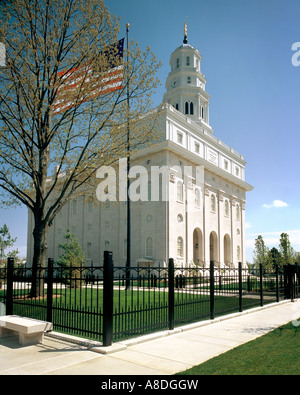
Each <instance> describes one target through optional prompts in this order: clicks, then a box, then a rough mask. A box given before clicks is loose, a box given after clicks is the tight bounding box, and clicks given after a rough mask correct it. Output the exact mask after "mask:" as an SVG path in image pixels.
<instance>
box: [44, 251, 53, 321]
mask: <svg viewBox="0 0 300 395" xmlns="http://www.w3.org/2000/svg"><path fill="white" fill-rule="evenodd" d="M52 310H53V258H48V276H47V319H46V320H47V321H48V322H52V320H53V318H52Z"/></svg>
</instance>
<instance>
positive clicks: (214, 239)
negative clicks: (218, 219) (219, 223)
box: [209, 231, 218, 265]
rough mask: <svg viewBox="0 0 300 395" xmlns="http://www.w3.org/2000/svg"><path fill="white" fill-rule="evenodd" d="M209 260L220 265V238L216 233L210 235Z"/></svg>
mask: <svg viewBox="0 0 300 395" xmlns="http://www.w3.org/2000/svg"><path fill="white" fill-rule="evenodd" d="M209 260H210V261H214V262H215V265H216V264H217V263H218V236H217V234H216V232H214V231H213V232H211V233H210V235H209Z"/></svg>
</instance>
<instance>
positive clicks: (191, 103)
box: [190, 102, 194, 115]
mask: <svg viewBox="0 0 300 395" xmlns="http://www.w3.org/2000/svg"><path fill="white" fill-rule="evenodd" d="M190 114H191V115H194V103H193V102H190Z"/></svg>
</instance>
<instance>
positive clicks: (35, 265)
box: [29, 222, 48, 298]
mask: <svg viewBox="0 0 300 395" xmlns="http://www.w3.org/2000/svg"><path fill="white" fill-rule="evenodd" d="M47 231H48V227H47V226H46V225H45V224H43V223H39V222H36V224H35V228H34V231H33V240H34V246H33V262H32V284H31V290H30V295H29V296H30V297H31V298H36V297H39V296H41V297H43V296H44V294H45V293H44V277H45V267H46V258H47V241H46V238H47Z"/></svg>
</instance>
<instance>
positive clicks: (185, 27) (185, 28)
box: [183, 17, 188, 44]
mask: <svg viewBox="0 0 300 395" xmlns="http://www.w3.org/2000/svg"><path fill="white" fill-rule="evenodd" d="M187 18H188V17H186V20H185V22H184V39H183V44H187V42H188V41H187Z"/></svg>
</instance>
